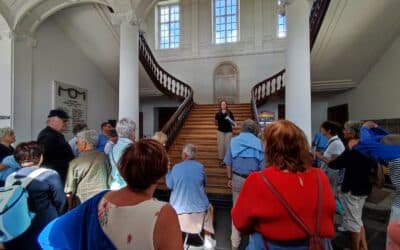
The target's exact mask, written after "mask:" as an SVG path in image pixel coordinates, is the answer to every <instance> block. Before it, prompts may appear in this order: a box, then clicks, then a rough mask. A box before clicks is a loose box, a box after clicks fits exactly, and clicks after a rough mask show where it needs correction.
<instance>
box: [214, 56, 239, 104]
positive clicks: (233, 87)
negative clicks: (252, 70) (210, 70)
mask: <svg viewBox="0 0 400 250" xmlns="http://www.w3.org/2000/svg"><path fill="white" fill-rule="evenodd" d="M238 80H239V77H238V70H237V67H236V66H235V65H234V64H232V63H231V62H224V63H221V64H219V65H218V66H217V67H216V68H215V71H214V101H215V103H218V102H220V101H221V100H226V101H227V102H228V103H237V102H238V101H239V100H238V97H239V93H238Z"/></svg>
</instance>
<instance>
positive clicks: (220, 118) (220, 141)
mask: <svg viewBox="0 0 400 250" xmlns="http://www.w3.org/2000/svg"><path fill="white" fill-rule="evenodd" d="M219 107H220V109H219V111H218V112H217V113H216V114H215V125H217V126H218V130H217V145H218V159H219V163H220V165H221V166H222V165H223V164H224V162H223V160H224V157H225V153H226V150H227V148H228V147H229V143H230V141H231V138H232V127H233V126H235V117H234V116H233V113H232V112H231V111H230V110H229V109H228V105H227V104H226V101H221V102H220V103H219Z"/></svg>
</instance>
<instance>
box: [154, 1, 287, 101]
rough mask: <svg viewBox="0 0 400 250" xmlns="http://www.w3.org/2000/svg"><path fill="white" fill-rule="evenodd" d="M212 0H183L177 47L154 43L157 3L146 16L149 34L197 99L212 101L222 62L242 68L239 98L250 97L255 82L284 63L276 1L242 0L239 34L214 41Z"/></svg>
mask: <svg viewBox="0 0 400 250" xmlns="http://www.w3.org/2000/svg"><path fill="white" fill-rule="evenodd" d="M211 3H212V1H211V0H181V1H180V8H181V41H180V43H181V44H180V48H179V49H168V50H159V49H158V48H157V46H156V45H155V44H156V43H155V40H156V23H155V15H156V14H157V12H156V10H157V7H156V8H155V9H154V10H153V11H152V12H151V14H149V15H148V17H147V19H146V24H147V32H146V39H147V41H148V42H149V44H150V47H151V48H152V51H153V52H154V53H155V55H156V57H157V60H158V61H159V62H160V64H161V65H162V66H163V67H164V68H165V69H166V70H167V71H168V72H170V73H171V74H172V75H174V76H176V77H177V78H178V79H181V80H183V81H185V82H187V83H189V84H190V85H191V86H192V88H193V89H194V93H195V96H194V99H195V102H196V103H200V104H202V103H213V102H214V100H213V96H214V92H213V91H214V90H213V74H214V70H215V68H216V67H217V66H218V65H219V64H220V63H222V62H226V61H229V62H232V63H233V64H235V65H236V66H237V67H238V70H239V89H238V93H239V102H242V103H243V102H248V101H249V100H250V89H251V87H252V86H254V85H255V84H256V83H257V82H259V81H261V80H263V79H265V78H267V77H269V76H271V75H273V74H275V73H277V72H278V71H280V70H281V69H282V68H284V65H285V48H286V41H285V39H278V38H277V36H276V1H275V0H241V1H240V18H239V20H240V25H239V26H240V40H239V42H237V43H231V44H221V45H216V44H214V43H213V38H212V34H213V30H212V7H211Z"/></svg>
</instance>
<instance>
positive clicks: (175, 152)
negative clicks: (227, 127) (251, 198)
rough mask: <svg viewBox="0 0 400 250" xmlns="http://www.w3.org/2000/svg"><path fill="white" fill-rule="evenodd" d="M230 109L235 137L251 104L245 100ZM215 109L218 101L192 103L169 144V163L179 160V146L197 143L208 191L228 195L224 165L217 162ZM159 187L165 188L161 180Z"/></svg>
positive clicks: (249, 115) (247, 117) (248, 115)
mask: <svg viewBox="0 0 400 250" xmlns="http://www.w3.org/2000/svg"><path fill="white" fill-rule="evenodd" d="M229 109H230V110H231V111H232V112H233V115H234V116H235V120H236V123H237V125H238V126H237V127H236V128H234V131H233V136H235V135H237V134H239V131H240V124H241V122H242V121H244V120H246V119H251V106H250V104H247V103H246V104H230V105H229ZM217 111H218V105H217V104H205V105H199V104H195V105H194V107H193V109H192V111H191V112H190V114H189V116H188V118H187V119H186V121H185V123H184V125H183V127H182V128H181V130H180V131H179V134H178V135H177V137H176V138H175V141H174V143H173V144H172V145H171V147H170V149H169V151H168V155H169V158H170V161H171V164H172V165H174V164H176V163H178V162H180V161H181V152H182V147H183V145H184V144H185V143H192V144H194V145H196V148H197V157H196V160H197V161H199V162H201V163H202V164H203V165H204V167H205V169H206V173H207V185H206V191H207V193H209V194H231V190H230V188H228V187H227V183H228V179H227V176H226V168H225V167H220V166H219V165H218V157H217V127H216V126H215V124H214V117H215V113H216V112H217ZM160 188H161V189H165V188H166V187H165V184H164V181H162V183H161V185H160Z"/></svg>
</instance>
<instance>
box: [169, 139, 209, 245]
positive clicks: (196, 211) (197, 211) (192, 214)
mask: <svg viewBox="0 0 400 250" xmlns="http://www.w3.org/2000/svg"><path fill="white" fill-rule="evenodd" d="M195 158H196V147H195V145H193V144H185V145H184V146H183V149H182V160H183V161H182V162H180V163H178V164H175V165H174V166H173V168H172V170H171V169H169V170H168V173H167V175H166V184H167V187H168V188H169V189H172V192H171V197H170V200H169V202H170V204H171V205H172V207H173V208H174V209H175V211H176V213H177V214H178V219H179V224H180V227H181V230H182V232H185V233H191V234H194V233H199V232H201V231H202V229H203V228H204V230H205V232H206V237H205V242H204V244H205V245H204V246H205V248H206V249H212V248H213V247H215V241H214V240H213V239H211V237H210V234H213V233H214V228H213V225H212V220H211V215H210V213H208V208H209V207H210V202H209V201H208V198H207V194H206V192H205V190H204V187H205V185H206V180H207V176H206V172H205V170H204V166H203V164H201V163H200V162H198V161H196V160H195ZM202 226H203V228H202ZM185 242H186V240H185Z"/></svg>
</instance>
